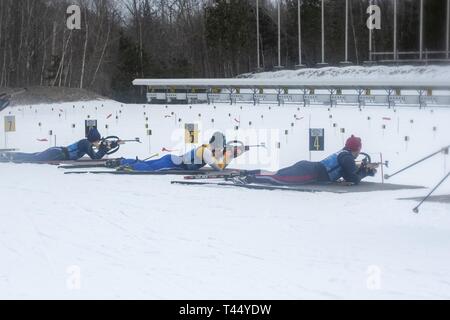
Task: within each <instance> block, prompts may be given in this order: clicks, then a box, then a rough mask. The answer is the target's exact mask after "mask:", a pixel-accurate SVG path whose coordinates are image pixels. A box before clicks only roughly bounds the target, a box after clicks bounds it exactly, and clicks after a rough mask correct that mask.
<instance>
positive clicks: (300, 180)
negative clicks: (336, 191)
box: [245, 136, 378, 185]
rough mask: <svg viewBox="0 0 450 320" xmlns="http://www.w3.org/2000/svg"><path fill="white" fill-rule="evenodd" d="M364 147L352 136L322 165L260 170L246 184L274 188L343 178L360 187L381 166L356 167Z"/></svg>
mask: <svg viewBox="0 0 450 320" xmlns="http://www.w3.org/2000/svg"><path fill="white" fill-rule="evenodd" d="M361 148H362V142H361V139H360V138H357V137H355V136H351V137H350V138H349V139H348V140H347V142H346V143H345V147H344V149H342V150H340V151H338V152H336V153H334V154H332V155H330V156H329V157H327V158H326V159H324V160H322V161H320V162H310V161H300V162H298V163H296V164H294V165H293V166H291V167H288V168H284V169H281V170H279V171H277V172H275V173H262V172H261V171H260V170H258V171H254V172H249V173H250V174H249V175H248V176H247V177H245V182H246V183H261V184H274V185H289V184H290V185H295V184H308V183H315V182H333V181H338V180H339V179H341V178H343V179H344V180H345V181H346V182H350V183H354V184H359V183H360V182H361V180H362V179H364V178H365V177H367V176H374V175H375V174H376V173H377V169H376V168H377V167H378V165H377V164H375V165H370V166H357V165H356V162H355V159H356V158H358V156H359V154H360V152H361Z"/></svg>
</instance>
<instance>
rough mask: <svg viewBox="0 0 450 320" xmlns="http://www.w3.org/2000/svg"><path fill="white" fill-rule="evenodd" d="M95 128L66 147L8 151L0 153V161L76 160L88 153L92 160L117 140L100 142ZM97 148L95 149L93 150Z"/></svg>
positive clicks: (114, 144) (106, 150) (112, 146)
mask: <svg viewBox="0 0 450 320" xmlns="http://www.w3.org/2000/svg"><path fill="white" fill-rule="evenodd" d="M101 141H102V138H101V135H100V133H99V132H98V130H97V129H95V128H92V129H91V130H89V133H88V135H87V137H86V139H82V140H80V141H78V142H76V143H74V144H71V145H70V146H67V147H53V148H50V149H47V150H45V151H42V152H37V153H22V152H8V153H3V154H2V153H0V161H1V162H26V163H41V162H51V161H65V160H78V159H80V158H82V157H83V156H85V155H88V156H89V157H90V158H91V159H93V160H98V159H101V158H103V157H104V156H105V155H106V154H107V153H108V151H109V150H111V149H114V148H116V147H117V142H113V143H102V142H101ZM94 148H96V149H97V151H95V150H94Z"/></svg>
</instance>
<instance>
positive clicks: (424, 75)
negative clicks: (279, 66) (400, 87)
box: [240, 65, 450, 82]
mask: <svg viewBox="0 0 450 320" xmlns="http://www.w3.org/2000/svg"><path fill="white" fill-rule="evenodd" d="M240 78H253V79H296V78H298V79H302V80H306V79H308V80H334V79H340V80H355V79H358V80H361V81H364V80H386V81H396V80H397V81H400V82H401V81H414V80H442V81H445V82H450V66H435V65H431V66H371V67H363V66H350V67H342V68H339V67H326V68H306V69H300V70H282V71H276V72H262V73H253V74H252V73H249V74H243V75H241V76H240Z"/></svg>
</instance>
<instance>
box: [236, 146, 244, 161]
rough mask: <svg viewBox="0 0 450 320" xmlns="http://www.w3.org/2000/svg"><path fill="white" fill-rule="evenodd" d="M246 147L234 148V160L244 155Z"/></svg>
mask: <svg viewBox="0 0 450 320" xmlns="http://www.w3.org/2000/svg"><path fill="white" fill-rule="evenodd" d="M245 151H246V150H245V147H244V146H238V147H234V148H233V156H234V158H237V157H239V156H240V155H242V154H243V153H244V152H245Z"/></svg>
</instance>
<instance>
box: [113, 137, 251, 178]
mask: <svg viewBox="0 0 450 320" xmlns="http://www.w3.org/2000/svg"><path fill="white" fill-rule="evenodd" d="M244 152H245V149H244V148H242V147H233V148H232V150H228V148H227V141H226V137H225V135H224V134H223V133H221V132H216V133H214V134H213V136H212V137H211V139H210V140H209V143H208V144H204V145H201V146H200V147H198V148H195V149H192V150H191V151H189V152H188V153H186V154H184V155H181V156H177V155H173V154H168V155H166V156H164V157H161V158H159V159H156V160H148V161H140V160H136V159H116V160H111V161H108V162H107V163H106V166H108V167H112V168H116V167H120V168H122V169H127V170H133V171H165V170H189V171H190V170H192V171H195V170H199V169H201V168H203V167H204V166H206V165H209V166H210V167H211V168H213V169H215V170H219V171H221V170H223V169H225V168H226V167H227V166H228V164H229V163H230V162H231V161H232V160H233V159H234V158H236V157H238V156H240V155H241V154H242V153H244Z"/></svg>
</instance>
